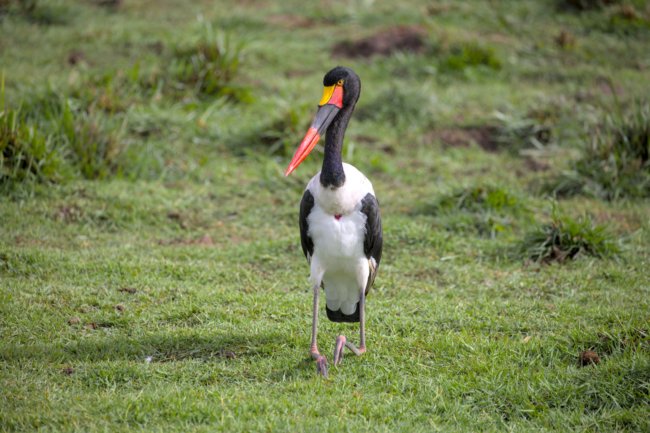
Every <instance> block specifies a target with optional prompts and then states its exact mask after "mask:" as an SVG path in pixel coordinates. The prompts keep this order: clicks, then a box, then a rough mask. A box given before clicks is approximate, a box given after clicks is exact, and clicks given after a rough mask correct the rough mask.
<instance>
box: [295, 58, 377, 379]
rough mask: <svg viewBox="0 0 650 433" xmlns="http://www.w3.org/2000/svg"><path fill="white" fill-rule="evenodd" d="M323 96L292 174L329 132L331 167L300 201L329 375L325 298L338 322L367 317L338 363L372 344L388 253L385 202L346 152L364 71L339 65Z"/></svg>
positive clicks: (321, 359)
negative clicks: (370, 308) (370, 316)
mask: <svg viewBox="0 0 650 433" xmlns="http://www.w3.org/2000/svg"><path fill="white" fill-rule="evenodd" d="M323 85H324V86H325V89H324V90H323V97H322V98H321V100H320V103H319V104H318V111H317V113H316V117H315V118H314V121H313V122H312V124H311V127H310V128H309V130H308V131H307V134H305V137H304V138H303V139H302V142H301V143H300V145H299V146H298V149H297V150H296V152H295V154H294V155H293V159H292V160H291V162H290V163H289V166H288V167H287V169H286V171H285V176H288V175H289V174H291V172H292V171H294V170H295V169H296V167H298V166H299V165H300V163H301V162H302V161H304V160H305V158H307V155H309V153H310V152H311V151H312V150H313V149H314V147H315V146H316V143H317V142H318V140H319V139H320V137H321V135H323V134H326V139H325V157H324V159H323V167H322V169H321V171H320V172H319V173H317V174H316V175H315V176H314V177H313V178H312V179H311V180H310V181H309V183H308V184H307V188H306V189H305V192H304V194H303V196H302V201H301V202H300V240H301V243H302V250H303V252H304V254H305V257H306V258H307V261H308V262H309V264H310V271H311V275H310V282H311V284H312V289H313V292H314V304H313V319H312V332H311V347H310V353H311V356H312V358H314V359H315V360H316V366H317V370H318V372H319V373H321V374H322V375H323V376H327V359H326V358H325V356H323V355H321V354H320V352H319V351H318V345H317V343H316V335H317V332H318V330H317V327H318V297H319V293H320V288H321V287H323V288H324V290H325V300H326V304H327V305H326V308H325V310H326V312H327V317H328V318H329V319H330V320H331V321H334V322H359V328H360V341H359V347H358V348H357V347H356V346H355V345H354V344H352V343H351V342H349V341H347V339H346V337H345V336H344V335H339V336H338V337H337V339H336V345H335V348H334V365H338V364H339V363H340V362H341V361H342V359H343V349H344V347H348V349H350V350H351V351H352V352H353V353H355V354H356V355H357V356H359V355H361V354H363V353H364V352H365V351H366V336H365V305H366V295H367V294H368V290H369V289H370V287H371V286H372V284H373V282H374V280H375V276H376V275H377V268H378V266H379V261H380V260H381V250H382V228H381V216H380V213H379V204H378V203H377V198H376V197H375V192H374V190H373V188H372V184H371V183H370V181H369V180H368V179H367V178H366V177H365V176H364V175H363V174H362V173H361V172H360V171H359V170H357V169H356V168H355V167H353V166H351V165H349V164H345V163H343V161H342V158H341V150H342V147H343V135H344V134H345V129H346V128H347V125H348V122H349V121H350V117H351V116H352V111H354V106H355V105H356V103H357V100H358V99H359V94H360V92H361V80H360V79H359V76H358V75H357V74H356V73H355V72H354V71H353V70H352V69H349V68H345V67H341V66H338V67H336V68H334V69H332V70H331V71H329V72H328V73H327V74H325V77H324V78H323Z"/></svg>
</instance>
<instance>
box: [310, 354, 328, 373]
mask: <svg viewBox="0 0 650 433" xmlns="http://www.w3.org/2000/svg"><path fill="white" fill-rule="evenodd" d="M310 353H311V357H312V358H313V359H314V361H316V371H317V372H318V374H320V375H321V376H323V377H327V358H325V357H324V356H323V355H321V354H320V353H319V352H318V349H317V348H315V347H312V348H311V350H310Z"/></svg>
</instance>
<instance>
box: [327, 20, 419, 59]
mask: <svg viewBox="0 0 650 433" xmlns="http://www.w3.org/2000/svg"><path fill="white" fill-rule="evenodd" d="M424 36H425V32H424V30H423V29H422V28H420V27H416V26H399V27H392V28H389V29H384V30H381V31H379V32H377V33H375V34H374V35H372V36H368V37H366V38H363V39H359V40H356V41H342V42H339V43H338V44H336V45H334V47H333V48H332V54H333V55H334V56H340V57H350V58H357V57H372V56H375V55H379V56H389V55H391V54H392V53H394V52H396V51H408V52H414V53H421V52H423V51H424V49H425V48H426V44H425V39H424Z"/></svg>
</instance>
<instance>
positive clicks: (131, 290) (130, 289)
mask: <svg viewBox="0 0 650 433" xmlns="http://www.w3.org/2000/svg"><path fill="white" fill-rule="evenodd" d="M117 290H118V291H120V292H122V293H129V294H131V295H133V294H134V293H135V292H137V291H138V290H137V289H136V288H134V287H122V288H120V289H117Z"/></svg>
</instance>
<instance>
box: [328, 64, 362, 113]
mask: <svg viewBox="0 0 650 433" xmlns="http://www.w3.org/2000/svg"><path fill="white" fill-rule="evenodd" d="M341 80H342V81H343V106H344V107H346V106H350V105H355V104H356V102H357V101H358V100H359V95H360V94H361V80H360V79H359V76H358V75H357V74H356V72H354V71H353V70H352V69H350V68H346V67H345V66H337V67H335V68H334V69H332V70H331V71H329V72H328V73H327V74H325V77H323V86H326V87H327V86H333V85H335V84H337V83H338V82H339V81H341Z"/></svg>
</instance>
